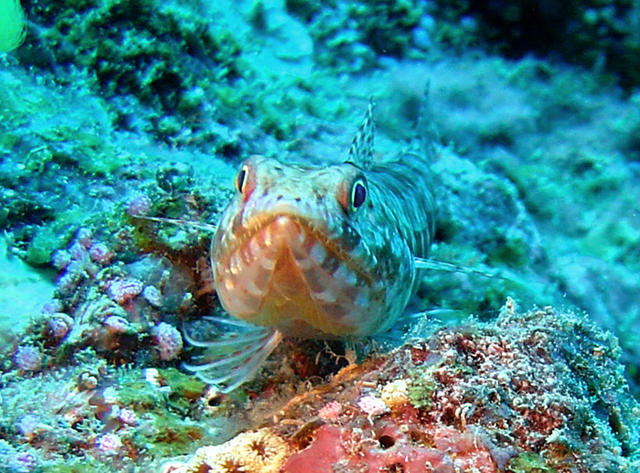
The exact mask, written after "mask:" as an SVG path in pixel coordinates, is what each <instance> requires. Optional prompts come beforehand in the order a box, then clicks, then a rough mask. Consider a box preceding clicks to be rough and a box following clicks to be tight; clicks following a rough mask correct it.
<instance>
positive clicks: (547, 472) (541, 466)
mask: <svg viewBox="0 0 640 473" xmlns="http://www.w3.org/2000/svg"><path fill="white" fill-rule="evenodd" d="M506 471H507V472H509V473H556V469H555V468H551V467H550V466H547V463H546V462H545V461H544V459H543V458H542V457H541V456H540V455H538V454H537V453H521V454H520V455H518V456H517V457H515V458H512V459H511V460H509V464H508V465H507V470H506Z"/></svg>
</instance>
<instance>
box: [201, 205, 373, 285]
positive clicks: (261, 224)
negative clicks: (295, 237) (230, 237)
mask: <svg viewBox="0 0 640 473" xmlns="http://www.w3.org/2000/svg"><path fill="white" fill-rule="evenodd" d="M281 217H284V218H287V219H290V220H292V221H293V222H294V223H295V224H297V225H299V226H301V227H302V228H303V229H304V230H305V231H307V232H308V233H309V234H310V235H311V236H312V237H313V238H314V239H315V240H316V241H319V242H320V243H322V245H323V246H324V247H325V249H326V250H327V251H328V252H329V253H331V254H332V255H333V257H334V258H336V259H338V260H339V261H341V262H343V263H344V264H346V265H347V267H348V268H349V269H351V270H352V271H354V272H355V273H356V274H357V275H358V276H360V277H361V278H362V279H364V280H365V281H366V282H367V284H369V285H373V281H374V277H373V276H372V275H371V273H370V272H369V271H367V270H366V269H365V268H364V267H363V266H362V264H360V263H359V262H358V261H357V260H355V259H353V258H352V257H351V256H350V255H349V254H348V252H347V251H346V250H344V249H343V248H342V247H341V246H340V245H339V243H336V242H335V240H332V239H331V238H329V237H328V236H327V235H326V232H323V231H322V230H321V229H319V228H318V226H317V225H313V222H312V221H311V220H310V219H308V218H305V217H302V216H300V215H297V214H294V213H290V212H283V211H279V212H271V213H269V214H267V215H265V214H264V213H263V214H261V215H257V216H255V217H253V218H251V220H249V222H248V223H247V225H245V226H244V227H243V230H242V233H241V234H240V235H239V236H237V237H236V238H235V241H233V244H232V245H227V247H226V248H225V249H224V250H225V251H224V253H223V254H220V253H221V252H220V251H216V252H213V251H212V253H211V255H212V257H213V258H214V259H215V260H216V261H218V264H220V262H224V264H223V265H224V266H226V264H227V263H228V260H229V258H230V257H231V255H232V254H233V253H235V252H236V251H238V249H239V248H240V247H242V246H243V245H244V244H246V243H247V242H249V241H250V240H251V239H252V238H253V237H254V236H255V235H256V234H257V233H258V232H260V231H261V230H262V229H264V228H265V227H267V226H268V225H270V224H272V223H274V222H275V221H276V220H278V219H279V218H281Z"/></svg>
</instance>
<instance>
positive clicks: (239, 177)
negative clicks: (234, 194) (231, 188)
mask: <svg viewBox="0 0 640 473" xmlns="http://www.w3.org/2000/svg"><path fill="white" fill-rule="evenodd" d="M248 174H249V165H247V164H243V165H242V167H241V168H240V170H239V171H238V174H236V189H238V192H240V193H244V188H245V184H246V182H247V175H248Z"/></svg>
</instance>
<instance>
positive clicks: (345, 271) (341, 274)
mask: <svg viewBox="0 0 640 473" xmlns="http://www.w3.org/2000/svg"><path fill="white" fill-rule="evenodd" d="M333 277H334V278H337V279H341V280H342V281H344V283H345V284H347V285H349V286H354V285H355V284H356V283H357V282H358V278H357V277H356V275H355V273H354V272H353V271H351V270H350V269H349V268H348V267H347V265H346V264H344V263H340V266H338V269H336V270H335V272H334V273H333Z"/></svg>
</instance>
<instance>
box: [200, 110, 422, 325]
mask: <svg viewBox="0 0 640 473" xmlns="http://www.w3.org/2000/svg"><path fill="white" fill-rule="evenodd" d="M372 144H373V122H372V119H371V107H369V111H368V113H367V116H366V118H365V120H364V123H363V125H362V127H361V129H360V131H359V132H358V134H357V135H356V137H355V138H354V141H353V144H352V147H351V149H350V152H349V159H348V160H347V161H346V162H344V163H342V164H337V165H328V166H323V167H306V166H299V165H291V164H284V163H281V162H279V161H276V160H274V159H269V158H265V157H261V156H254V157H251V158H249V159H248V160H246V161H245V162H244V163H243V164H242V166H241V167H240V170H239V172H238V176H237V178H236V187H237V189H238V192H237V194H236V195H235V196H234V197H233V199H232V201H231V202H230V203H229V205H228V207H227V208H226V210H225V211H224V213H223V215H222V217H221V220H220V222H219V224H218V227H217V231H216V233H215V235H214V238H213V241H212V247H211V259H212V268H213V273H214V284H215V288H216V291H217V293H218V296H219V298H220V301H221V303H222V305H223V307H224V309H225V310H226V311H227V312H228V313H229V314H231V315H232V316H234V317H236V318H239V319H242V320H244V321H246V322H249V323H251V324H254V325H258V326H264V327H270V328H275V329H277V330H278V331H279V332H281V333H283V334H284V335H290V336H296V337H306V338H335V337H343V336H348V335H356V336H359V335H371V334H375V333H380V332H383V331H385V330H387V329H388V328H389V327H390V326H391V325H392V324H393V323H394V321H395V320H396V319H397V318H398V316H399V315H400V314H401V313H402V312H403V311H404V310H405V308H406V306H407V303H408V301H409V298H410V297H411V295H412V293H413V291H414V287H415V283H416V268H415V264H414V257H426V256H427V252H428V249H429V246H430V244H431V241H432V238H433V233H434V204H433V197H432V194H431V191H430V186H429V182H428V181H429V178H428V162H427V156H426V154H425V155H418V154H408V153H407V154H403V155H400V156H399V157H398V158H397V159H393V160H387V161H386V162H384V163H376V162H374V159H373V151H372Z"/></svg>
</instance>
